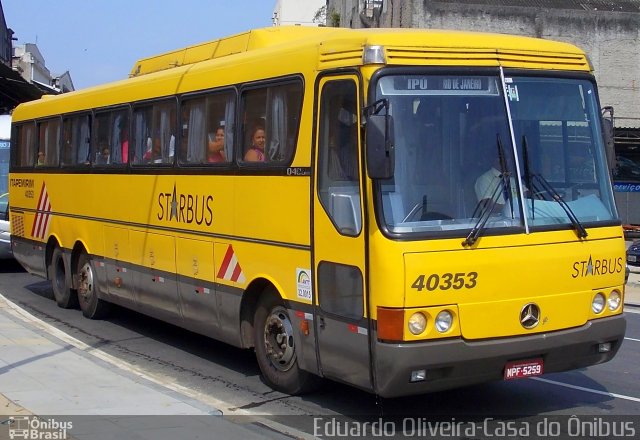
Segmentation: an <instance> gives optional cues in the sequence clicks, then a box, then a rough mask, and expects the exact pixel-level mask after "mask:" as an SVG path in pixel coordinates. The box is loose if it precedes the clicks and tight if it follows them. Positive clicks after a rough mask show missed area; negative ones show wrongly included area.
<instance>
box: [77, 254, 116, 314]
mask: <svg viewBox="0 0 640 440" xmlns="http://www.w3.org/2000/svg"><path fill="white" fill-rule="evenodd" d="M76 276H77V288H78V302H79V303H80V309H81V310H82V314H83V315H84V316H85V317H87V318H89V319H100V318H103V317H104V316H105V315H106V314H107V313H108V311H109V306H110V304H109V303H107V302H106V301H104V300H102V299H100V298H98V286H97V285H96V283H97V281H98V280H97V279H96V273H95V270H94V269H93V263H92V261H91V259H90V258H89V256H88V255H87V254H84V253H83V254H82V255H80V258H79V259H78V269H77V271H76Z"/></svg>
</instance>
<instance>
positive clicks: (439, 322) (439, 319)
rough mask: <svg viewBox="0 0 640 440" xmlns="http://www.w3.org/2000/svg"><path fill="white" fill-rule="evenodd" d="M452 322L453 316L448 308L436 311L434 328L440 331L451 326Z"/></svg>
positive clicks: (442, 331)
mask: <svg viewBox="0 0 640 440" xmlns="http://www.w3.org/2000/svg"><path fill="white" fill-rule="evenodd" d="M452 323H453V316H452V315H451V312H450V311H448V310H443V311H442V312H440V313H438V316H436V323H435V326H436V330H438V331H439V332H440V333H444V332H446V331H448V330H449V329H450V328H451V324H452Z"/></svg>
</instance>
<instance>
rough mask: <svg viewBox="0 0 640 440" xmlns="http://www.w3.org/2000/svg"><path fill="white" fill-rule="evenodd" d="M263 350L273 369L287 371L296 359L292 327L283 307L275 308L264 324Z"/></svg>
mask: <svg viewBox="0 0 640 440" xmlns="http://www.w3.org/2000/svg"><path fill="white" fill-rule="evenodd" d="M264 348H265V350H266V353H267V357H268V358H269V360H270V361H271V363H272V364H273V366H274V367H276V368H277V369H278V370H280V371H287V370H289V369H290V368H291V367H292V366H293V363H294V361H295V359H296V357H295V354H296V352H295V348H294V345H293V326H292V325H291V321H290V320H289V316H288V315H287V311H286V310H285V309H284V307H280V306H278V307H275V308H274V309H272V310H271V314H269V316H268V317H267V320H266V321H265V323H264Z"/></svg>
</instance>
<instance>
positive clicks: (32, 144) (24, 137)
mask: <svg viewBox="0 0 640 440" xmlns="http://www.w3.org/2000/svg"><path fill="white" fill-rule="evenodd" d="M15 142H16V143H17V146H18V154H17V155H16V156H15V157H14V158H13V159H12V160H13V164H14V165H15V166H17V167H28V166H33V163H34V160H35V157H36V129H35V124H33V123H27V124H23V125H19V126H18V127H17V128H16V139H15Z"/></svg>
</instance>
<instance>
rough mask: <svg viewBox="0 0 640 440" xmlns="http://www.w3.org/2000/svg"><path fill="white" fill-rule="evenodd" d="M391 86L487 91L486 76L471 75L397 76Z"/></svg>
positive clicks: (420, 89) (400, 88)
mask: <svg viewBox="0 0 640 440" xmlns="http://www.w3.org/2000/svg"><path fill="white" fill-rule="evenodd" d="M393 88H394V89H395V90H397V91H399V90H407V91H411V90H415V91H426V90H430V91H451V92H464V91H473V92H479V91H485V92H486V91H489V78H488V77H477V76H476V77H473V76H414V75H412V76H397V77H395V78H394V80H393Z"/></svg>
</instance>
